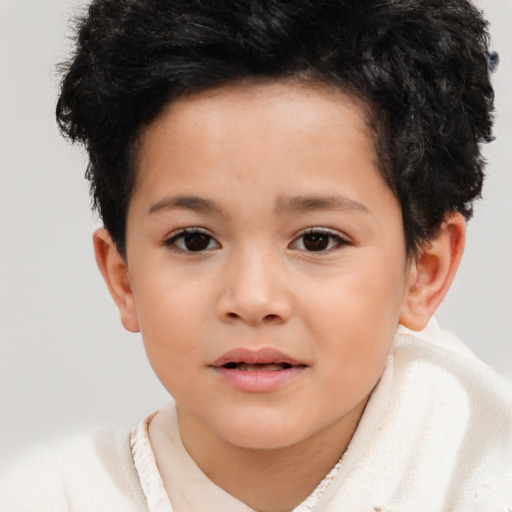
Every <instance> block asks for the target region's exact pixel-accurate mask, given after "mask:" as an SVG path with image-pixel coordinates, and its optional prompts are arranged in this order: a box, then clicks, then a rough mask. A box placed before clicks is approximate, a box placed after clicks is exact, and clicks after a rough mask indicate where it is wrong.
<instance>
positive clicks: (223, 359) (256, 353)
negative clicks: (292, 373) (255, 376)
mask: <svg viewBox="0 0 512 512" xmlns="http://www.w3.org/2000/svg"><path fill="white" fill-rule="evenodd" d="M228 363H248V364H270V363H285V364H289V365H291V366H305V364H304V363H303V362H301V361H298V360H296V359H294V358H293V357H290V356H289V355H287V354H285V353H283V352H281V351H280V350H277V349H275V348H271V347H265V348H260V349H256V350H251V349H248V348H235V349H233V350H230V351H229V352H226V353H225V354H223V355H222V356H220V357H219V358H218V359H216V360H215V361H213V363H211V365H210V366H217V367H220V366H224V365H226V364H228Z"/></svg>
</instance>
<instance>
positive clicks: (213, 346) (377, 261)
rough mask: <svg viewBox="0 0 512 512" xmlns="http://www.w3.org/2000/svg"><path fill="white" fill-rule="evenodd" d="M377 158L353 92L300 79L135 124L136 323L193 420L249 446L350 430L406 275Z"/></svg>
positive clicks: (194, 103)
mask: <svg viewBox="0 0 512 512" xmlns="http://www.w3.org/2000/svg"><path fill="white" fill-rule="evenodd" d="M375 160H376V157H375V153H374V148H373V146H372V140H371V136H370V135H369V131H368V128H367V125H366V122H365V115H364V113H363V110H362V108H361V106H360V105H359V104H358V103H357V102H356V101H354V100H352V99H351V98H350V97H348V96H346V95H343V94H342V93H340V92H335V91H333V90H331V89H328V88H327V87H317V88H312V87H308V86H304V85H298V84H294V83H290V82H282V83H273V84H264V85H245V86H242V85H240V86H230V87H223V88H219V89H218V90H215V91H209V92H205V93H201V94H199V95H197V96H194V97H191V98H188V99H182V100H179V101H176V102H175V103H173V104H172V105H171V106H170V107H169V108H168V109H167V110H166V111H165V112H164V114H163V115H162V116H161V117H160V118H159V119H158V120H156V121H155V122H154V123H153V124H151V125H150V126H149V128H148V129H147V130H146V131H145V132H144V133H143V134H142V139H141V146H140V153H139V158H138V177H137V184H136V187H135V189H134V193H133V198H132V201H131V204H130V208H129V212H128V225H127V267H128V270H127V272H128V279H129V284H130V289H131V291H132V292H133V300H134V304H135V310H134V311H133V312H130V311H129V310H128V312H125V315H124V318H125V325H127V326H128V327H129V328H130V329H132V330H135V329H137V328H140V330H141V332H142V336H143V339H144V343H145V346H146V350H147V354H148V357H149V360H150V362H151V365H152V366H153V368H154V370H155V372H156V374H157V376H158V377H159V379H160V380H161V381H162V383H163V385H164V386H165V387H166V388H167V389H168V391H169V392H170V393H171V394H172V395H173V396H174V398H175V400H176V402H177V404H178V406H179V411H180V414H182V415H184V416H186V417H187V418H188V420H192V421H195V422H197V423H198V424H201V425H202V428H206V429H208V431H209V432H213V433H214V435H217V436H220V437H221V438H222V439H224V440H227V441H229V442H231V443H234V444H236V445H239V446H244V447H252V448H277V447H283V446H287V445H292V444H294V443H299V442H301V441H305V440H307V439H310V438H311V437H312V436H313V435H314V434H316V433H319V432H322V431H327V430H330V431H333V430H334V431H335V430H336V429H340V430H341V429H346V428H347V425H349V424H350V425H355V424H357V421H358V420H359V417H360V415H361V414H362V411H363V409H364V405H365V404H366V400H367V398H368V396H369V394H370V392H371V391H372V389H373V387H374V386H375V385H376V383H377V381H378V379H379V377H380V375H381V373H382V371H383V368H384V365H385V360H386V355H387V353H388V349H389V347H390V344H391V342H392V340H393V336H394V333H395V329H396V327H397V324H398V322H399V319H400V314H401V310H402V308H403V305H404V301H405V298H406V294H407V292H406V290H407V288H408V282H409V281H410V278H409V273H410V271H409V265H408V264H407V259H406V253H405V242H404V235H403V229H402V216H401V209H400V205H399V203H398V202H397V199H396V198H395V196H394V195H393V193H392V192H391V190H390V189H389V188H388V187H387V186H386V184H385V182H384V181H383V179H382V178H381V176H380V174H379V172H378V170H377V166H376V161H375ZM130 293H131V292H130ZM128 309H129V308H128ZM254 362H256V363H260V364H259V365H254V364H250V363H254ZM226 363H232V364H227V366H223V365H224V364H226ZM239 363H248V364H239ZM264 363H270V364H269V365H268V366H265V364H264ZM272 363H275V364H272ZM289 365H291V367H290V366H289Z"/></svg>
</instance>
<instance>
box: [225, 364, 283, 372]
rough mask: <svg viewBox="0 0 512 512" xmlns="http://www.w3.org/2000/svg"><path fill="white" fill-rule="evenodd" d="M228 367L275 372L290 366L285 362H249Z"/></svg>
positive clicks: (245, 370) (249, 370)
mask: <svg viewBox="0 0 512 512" xmlns="http://www.w3.org/2000/svg"><path fill="white" fill-rule="evenodd" d="M229 367H230V368H236V369H237V370H241V371H244V372H257V371H260V372H276V371H279V370H285V369H286V368H290V367H291V366H290V365H289V364H287V363H259V364H249V363H238V364H236V365H233V366H231V364H230V366H229Z"/></svg>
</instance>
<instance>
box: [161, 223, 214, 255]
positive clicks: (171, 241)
mask: <svg viewBox="0 0 512 512" xmlns="http://www.w3.org/2000/svg"><path fill="white" fill-rule="evenodd" d="M195 233H199V234H201V235H206V236H208V237H210V239H211V240H213V241H214V242H215V244H216V245H217V247H215V249H217V248H220V246H221V245H220V243H219V242H218V241H217V240H216V239H215V237H214V236H213V235H212V234H211V233H210V231H208V230H207V229H205V228H201V227H199V226H191V227H188V228H180V229H177V230H175V231H173V232H172V233H170V234H169V235H168V236H166V237H165V239H164V241H163V245H165V246H167V247H168V248H169V249H172V250H175V251H177V252H182V253H183V252H184V253H187V252H190V253H196V254H204V253H206V252H209V251H211V250H212V249H205V250H204V251H187V250H185V249H182V248H181V247H178V246H177V245H176V244H175V241H176V240H178V239H179V238H180V237H181V236H184V235H190V234H195Z"/></svg>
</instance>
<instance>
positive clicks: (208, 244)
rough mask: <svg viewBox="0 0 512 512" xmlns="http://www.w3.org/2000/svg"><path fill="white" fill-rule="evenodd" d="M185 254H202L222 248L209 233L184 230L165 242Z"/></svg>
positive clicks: (197, 230)
mask: <svg viewBox="0 0 512 512" xmlns="http://www.w3.org/2000/svg"><path fill="white" fill-rule="evenodd" d="M165 245H167V246H170V247H175V248H177V249H179V250H181V251H184V252H202V251H209V250H211V249H218V248H219V247H220V246H219V244H218V243H217V242H216V241H215V239H214V238H213V237H212V236H210V235H209V234H208V233H205V232H203V231H202V230H199V229H197V228H196V229H184V230H181V231H180V232H179V233H178V234H177V235H175V236H173V237H171V238H170V239H169V240H167V241H166V242H165Z"/></svg>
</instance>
